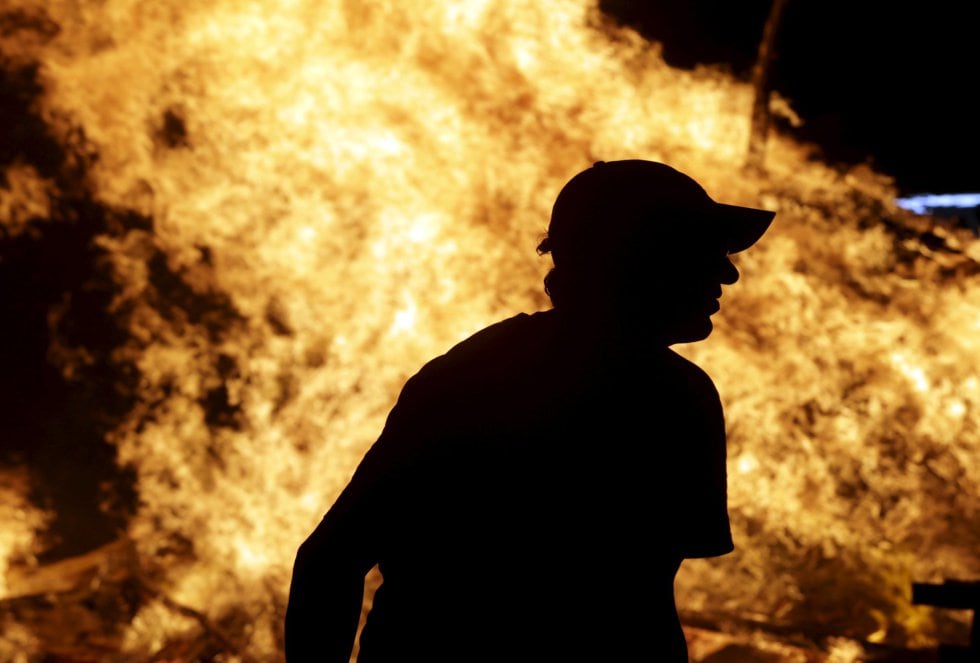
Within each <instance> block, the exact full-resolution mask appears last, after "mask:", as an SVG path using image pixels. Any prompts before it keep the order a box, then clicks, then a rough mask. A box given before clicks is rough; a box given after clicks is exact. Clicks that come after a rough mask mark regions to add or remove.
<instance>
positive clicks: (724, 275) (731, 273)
mask: <svg viewBox="0 0 980 663" xmlns="http://www.w3.org/2000/svg"><path fill="white" fill-rule="evenodd" d="M718 279H719V280H720V281H721V282H722V283H724V284H725V285H731V284H733V283H735V282H736V281H738V268H737V267H735V265H734V263H732V259H731V258H729V257H728V256H725V257H724V258H722V263H721V270H720V271H719V273H718Z"/></svg>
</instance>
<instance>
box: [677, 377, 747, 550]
mask: <svg viewBox="0 0 980 663" xmlns="http://www.w3.org/2000/svg"><path fill="white" fill-rule="evenodd" d="M696 378H697V379H695V380H693V381H692V389H691V392H690V401H689V404H688V406H687V407H685V408H683V409H684V410H685V417H686V418H687V421H688V426H687V428H688V430H689V431H690V439H689V440H687V441H686V443H685V444H684V458H683V461H682V463H681V464H680V465H681V470H682V472H683V474H684V475H686V476H685V477H684V479H685V480H684V484H685V490H684V492H685V495H684V496H683V499H682V500H681V501H680V502H681V507H680V513H679V514H678V515H679V522H678V527H679V530H680V536H679V538H678V543H679V546H680V551H679V552H680V555H681V556H682V557H686V558H700V557H717V556H720V555H725V554H727V553H730V552H731V551H732V550H734V549H735V545H734V543H733V541H732V532H731V524H730V521H729V517H728V476H727V449H726V444H727V441H726V435H725V418H724V411H723V409H722V404H721V399H720V398H719V396H718V391H717V390H716V389H715V386H714V384H713V383H712V381H711V379H710V378H709V377H708V376H707V375H706V374H704V373H703V372H700V370H699V374H698V375H697V376H696Z"/></svg>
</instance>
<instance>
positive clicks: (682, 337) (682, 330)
mask: <svg viewBox="0 0 980 663" xmlns="http://www.w3.org/2000/svg"><path fill="white" fill-rule="evenodd" d="M714 328H715V327H714V325H713V324H712V323H711V318H709V317H704V318H698V319H697V320H691V321H689V322H687V323H685V324H683V325H678V326H677V327H676V328H675V329H673V330H672V332H673V333H672V334H671V335H670V338H671V344H673V343H695V342H697V341H703V340H704V339H706V338H708V336H710V335H711V332H712V331H713V330H714Z"/></svg>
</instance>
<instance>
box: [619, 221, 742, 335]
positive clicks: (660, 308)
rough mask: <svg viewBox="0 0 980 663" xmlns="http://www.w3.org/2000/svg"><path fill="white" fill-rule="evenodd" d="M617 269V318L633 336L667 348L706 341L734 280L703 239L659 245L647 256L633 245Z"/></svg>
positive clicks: (719, 252)
mask: <svg viewBox="0 0 980 663" xmlns="http://www.w3.org/2000/svg"><path fill="white" fill-rule="evenodd" d="M647 246H649V245H647ZM621 264H622V265H623V267H624V269H623V271H622V272H621V276H620V278H619V279H618V280H619V283H618V284H617V287H616V290H617V295H616V309H617V311H618V314H619V315H620V316H622V318H623V321H624V322H625V323H626V325H627V327H628V328H631V329H633V330H634V331H635V333H636V334H638V335H640V336H648V337H651V340H655V341H660V342H665V343H666V344H668V345H670V344H674V343H690V342H694V341H700V340H703V339H705V338H707V337H708V335H709V334H711V331H712V329H713V325H712V323H711V316H712V315H713V314H715V313H717V312H718V311H719V309H720V302H719V299H720V298H721V296H722V286H724V285H731V284H733V283H735V282H736V281H737V280H738V276H739V274H738V270H737V269H736V268H735V265H734V264H733V263H732V261H731V258H730V257H729V255H728V252H727V251H726V250H725V248H724V247H723V246H722V245H721V244H720V243H711V244H707V245H706V244H704V243H703V240H701V241H699V242H698V243H695V242H693V241H691V242H677V243H671V245H670V246H669V247H665V246H664V245H663V244H660V246H659V247H658V248H657V249H655V250H652V251H651V250H647V249H644V245H643V244H642V243H638V244H636V245H635V246H634V247H631V249H630V250H629V251H628V252H627V255H626V256H624V258H623V262H622V263H621Z"/></svg>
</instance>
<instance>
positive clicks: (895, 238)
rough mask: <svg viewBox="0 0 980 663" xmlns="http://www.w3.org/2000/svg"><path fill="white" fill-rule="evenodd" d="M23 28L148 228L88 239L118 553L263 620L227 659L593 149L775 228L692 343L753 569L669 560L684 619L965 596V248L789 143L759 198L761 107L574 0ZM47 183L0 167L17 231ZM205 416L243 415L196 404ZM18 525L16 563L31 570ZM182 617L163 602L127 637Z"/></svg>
mask: <svg viewBox="0 0 980 663" xmlns="http://www.w3.org/2000/svg"><path fill="white" fill-rule="evenodd" d="M19 4H20V5H21V6H22V7H23V8H24V9H23V11H26V12H34V14H32V15H39V16H40V15H44V16H46V17H47V18H46V20H48V21H50V22H51V23H53V24H55V25H57V26H58V28H59V31H58V32H57V35H56V36H53V37H52V38H51V39H49V40H46V41H43V43H35V42H33V41H31V40H30V39H28V38H27V37H23V38H22V39H21V40H20V41H18V40H16V39H15V40H14V41H13V42H10V43H5V45H4V48H5V49H7V50H11V49H21V50H20V51H18V52H20V53H21V55H22V56H25V55H24V54H26V56H25V57H28V56H29V57H36V58H38V59H39V60H40V61H41V62H42V63H43V68H42V72H43V74H44V79H45V85H46V89H47V91H48V92H47V94H46V96H45V97H44V99H43V108H42V111H43V113H44V115H45V116H46V117H48V118H50V119H51V122H52V123H53V125H56V124H57V123H58V122H61V121H62V120H60V119H59V118H68V121H69V122H70V123H71V124H73V125H76V126H80V127H83V128H84V132H85V135H86V136H87V138H88V140H89V141H90V142H91V143H92V144H93V145H94V146H95V148H96V149H97V151H98V154H99V160H98V162H97V163H96V164H95V166H94V168H93V170H92V172H91V176H92V178H93V183H94V186H95V189H96V191H97V192H98V196H99V199H100V201H102V202H103V203H104V204H106V205H107V206H109V207H112V208H117V209H130V210H135V211H137V212H139V213H141V214H144V215H146V216H149V217H152V219H153V227H152V229H151V230H147V229H130V230H128V231H127V232H125V233H117V234H109V233H107V234H105V235H103V236H101V237H100V238H99V242H100V245H101V246H103V247H104V248H105V249H106V250H108V251H109V252H110V255H111V256H112V261H113V268H114V270H115V272H116V274H118V276H119V283H120V292H119V295H118V298H117V301H115V302H114V304H113V307H114V308H113V310H114V311H119V312H120V313H119V315H122V313H121V312H122V311H126V315H127V316H128V320H129V324H130V334H131V342H130V343H129V344H128V345H127V346H126V347H125V348H122V349H121V350H120V353H121V356H122V355H124V356H125V357H126V358H127V359H129V360H132V361H133V362H134V363H135V365H136V366H137V367H138V369H139V372H140V375H141V390H142V391H141V399H140V402H139V403H138V404H137V405H136V407H135V408H134V410H133V412H132V413H131V414H130V416H129V418H128V420H127V423H124V424H123V425H121V426H120V427H119V428H118V429H117V430H115V431H114V432H113V433H112V435H111V441H112V442H113V443H114V444H115V445H116V447H117V448H118V451H119V462H120V463H122V464H131V465H132V466H133V467H135V468H136V470H137V472H138V487H139V493H140V498H141V502H142V507H141V509H140V511H139V513H138V514H137V515H136V516H135V518H134V519H133V520H132V522H131V524H130V528H129V536H130V537H131V538H132V539H133V540H134V541H135V542H136V546H137V552H138V555H139V558H140V560H141V563H142V564H143V565H144V566H145V567H147V568H148V569H151V570H152V572H153V574H155V575H156V576H157V577H159V578H160V583H161V584H162V585H163V587H164V589H165V592H166V594H167V596H169V597H170V599H172V600H173V601H175V602H177V603H179V604H181V605H185V606H190V607H192V608H194V609H195V610H196V611H198V612H199V613H201V614H203V615H206V616H208V617H209V618H211V619H212V620H219V619H220V618H221V617H222V616H223V615H227V614H229V613H232V612H234V611H244V612H245V613H246V614H248V615H249V616H250V624H251V625H250V627H249V628H248V629H244V630H242V631H241V633H240V634H239V635H238V636H237V637H238V638H239V640H238V641H236V642H235V643H234V644H235V646H236V647H239V648H240V651H243V652H248V653H249V655H251V656H255V657H257V658H259V659H267V658H276V657H279V656H280V655H281V653H280V642H281V640H280V638H281V633H280V629H281V609H282V606H283V604H284V601H285V592H286V588H287V585H288V575H289V570H290V564H291V562H292V556H293V554H294V552H295V549H296V546H297V545H298V544H299V542H300V541H301V540H302V539H303V538H304V537H305V535H306V534H307V533H308V532H309V531H310V530H311V528H312V527H313V526H314V524H315V523H316V522H317V520H318V519H319V517H320V516H321V514H322V512H323V511H324V510H325V509H326V508H327V507H328V506H329V504H330V503H331V500H332V499H333V498H334V497H335V496H336V494H337V493H338V492H339V490H340V489H341V488H342V486H343V484H344V483H345V481H346V479H347V477H348V476H349V474H350V472H351V471H352V470H353V468H354V466H355V465H356V463H357V461H358V460H359V458H360V456H361V454H362V453H363V452H364V451H365V449H366V448H367V446H368V445H369V444H370V443H371V442H372V441H373V439H374V437H375V436H376V435H377V433H378V432H379V430H380V428H381V425H382V423H383V419H384V416H385V414H386V413H387V410H388V408H389V407H390V406H391V404H392V403H393V399H394V397H395V395H396V393H397V390H398V388H399V387H400V386H401V384H402V382H403V381H404V380H405V379H406V378H407V377H408V375H410V374H411V373H412V372H413V371H414V370H415V369H416V368H417V367H418V366H419V365H420V364H421V363H422V362H423V361H424V360H426V359H428V358H430V357H431V356H433V355H434V354H437V353H439V352H442V351H444V350H445V349H447V348H448V347H449V346H450V345H451V344H452V343H454V342H455V341H457V340H459V339H461V338H462V337H464V336H465V335H467V334H468V333H470V332H472V331H474V330H476V329H478V328H479V327H481V326H483V325H485V324H487V323H489V322H491V321H494V320H496V319H499V318H501V317H504V316H507V315H510V314H512V313H514V312H517V311H519V310H534V309H539V308H543V307H545V306H546V303H547V302H546V299H545V297H544V295H543V292H542V291H541V285H540V284H541V277H542V276H543V274H544V273H545V271H546V270H547V268H548V265H547V264H545V261H544V259H541V258H539V257H537V256H536V255H535V253H534V247H535V246H536V244H537V241H538V240H539V239H540V236H541V234H542V233H543V231H544V229H545V226H546V222H547V216H548V211H549V209H550V205H551V202H552V201H553V200H554V196H555V195H556V193H557V190H558V188H559V187H560V185H561V184H562V183H563V182H564V181H565V180H566V179H567V178H568V177H569V176H570V175H571V174H573V173H574V172H576V171H578V170H579V169H581V168H582V167H584V166H586V165H588V164H589V163H591V162H592V161H594V160H597V159H615V158H627V157H643V158H652V159H658V160H663V161H667V162H669V163H671V164H673V165H676V166H677V167H679V168H681V169H682V170H685V171H687V172H690V173H691V174H693V175H694V176H695V177H697V178H698V179H699V180H700V181H702V182H704V183H705V185H706V188H707V189H708V190H709V191H710V192H712V194H713V195H715V196H716V197H718V198H719V199H722V200H726V201H731V202H744V203H748V204H762V205H764V206H767V207H770V208H772V209H777V208H778V210H779V216H778V217H777V221H776V223H775V225H774V227H773V229H772V231H771V232H770V234H769V235H767V236H766V238H765V239H764V241H763V242H762V243H760V244H759V246H758V247H756V248H754V249H753V250H752V251H750V252H748V253H746V254H745V255H744V257H740V261H739V268H740V269H741V271H742V273H743V277H742V281H741V282H740V283H739V284H737V285H736V286H734V287H733V288H730V290H729V291H728V292H726V296H725V299H724V301H723V310H722V313H721V314H720V315H719V316H718V321H719V322H718V325H717V331H716V333H715V335H714V336H713V337H712V338H711V339H710V340H709V341H707V342H705V343H703V344H698V345H694V346H690V347H685V348H682V351H683V352H684V353H685V354H686V355H688V356H690V357H692V358H693V359H694V360H695V361H697V362H698V363H699V364H701V365H703V366H704V367H705V368H706V369H707V370H708V372H709V373H710V374H711V375H712V376H713V377H714V378H715V380H716V382H717V384H718V387H719V390H720V392H721V394H722V396H723V399H724V401H725V405H726V413H727V419H728V425H729V431H730V466H729V467H730V503H731V508H732V513H733V524H734V527H735V536H736V544H737V546H738V550H737V551H736V553H734V554H733V555H731V556H729V557H727V558H723V559H719V560H707V561H698V562H691V563H687V564H686V565H685V567H684V569H683V570H682V576H681V577H680V579H679V581H678V590H679V596H680V602H681V605H682V608H684V609H685V610H689V611H708V610H710V609H717V610H724V611H728V612H729V613H734V614H742V615H747V616H751V615H765V616H768V618H771V619H775V620H777V621H779V620H781V621H785V622H787V623H794V620H795V623H802V622H807V621H808V620H809V621H811V622H820V623H822V624H824V625H825V626H826V625H827V624H828V623H829V624H830V628H838V630H839V632H840V633H842V634H845V635H848V636H852V637H857V638H867V639H871V640H882V641H884V640H893V641H896V642H905V643H911V644H928V643H930V642H932V641H933V639H934V634H935V630H934V626H933V624H932V623H931V622H930V620H929V617H928V614H927V613H925V612H923V611H922V610H921V609H919V608H914V607H912V606H911V605H910V604H909V597H908V595H907V594H908V586H909V583H910V581H911V580H912V579H927V578H934V577H942V576H957V577H976V576H978V575H980V559H978V558H977V557H976V555H975V551H976V550H978V549H980V545H978V544H980V527H977V523H978V521H977V518H978V507H980V504H978V501H977V499H976V495H978V494H980V491H978V488H980V461H978V460H977V459H978V458H980V431H978V427H977V423H976V422H977V416H976V415H977V412H978V411H980V383H978V380H977V375H980V348H978V342H977V340H976V339H977V338H980V335H978V332H980V283H978V277H977V273H978V270H977V269H976V268H975V267H976V263H977V261H978V260H980V245H978V243H977V242H976V241H973V240H971V239H970V238H968V237H964V236H963V235H960V234H957V233H954V232H952V231H943V230H942V228H936V229H933V232H934V233H937V234H936V236H937V237H939V239H940V240H941V244H942V247H944V248H941V249H936V248H929V247H928V246H926V245H924V244H922V243H921V242H920V241H919V239H918V236H917V234H916V233H911V234H909V233H908V232H906V233H905V234H902V233H899V232H898V231H896V228H899V227H901V228H911V227H913V226H912V225H909V224H912V223H913V221H912V220H910V218H911V217H910V216H909V215H908V214H907V213H905V212H902V211H901V210H899V209H898V208H896V207H895V206H894V205H893V204H892V203H891V198H892V196H893V194H894V191H893V190H892V189H891V186H890V183H889V182H888V180H887V178H883V177H881V176H878V175H875V174H873V173H871V174H865V175H863V176H862V175H861V174H860V173H853V174H852V175H851V176H848V177H847V178H845V177H842V176H841V174H840V173H839V172H837V171H836V170H834V169H832V168H830V167H828V166H825V165H822V164H820V163H818V162H816V161H814V160H813V159H811V158H809V153H808V152H809V149H810V148H808V147H806V146H801V145H797V144H795V143H794V142H793V141H792V140H790V139H789V138H786V137H782V136H778V135H777V136H773V138H772V143H771V144H770V155H769V171H770V176H769V178H768V179H760V178H753V177H747V176H744V175H742V174H741V173H740V172H739V170H738V164H739V163H740V159H741V157H742V152H743V149H744V146H745V143H746V140H747V135H748V121H749V111H750V106H751V91H750V90H749V88H748V86H747V84H745V83H743V82H739V81H735V80H733V79H731V78H730V77H728V76H727V75H725V74H724V73H721V72H718V71H714V70H710V69H704V70H696V71H693V72H682V71H677V70H673V69H671V68H669V67H667V66H666V65H665V64H664V63H663V61H662V60H661V59H660V57H659V52H658V49H657V48H656V47H655V46H654V45H651V44H648V43H645V42H644V41H643V40H642V39H640V38H639V37H638V35H636V34H635V33H633V32H631V31H629V30H627V29H623V28H618V27H614V26H612V25H610V24H608V23H607V22H605V21H603V20H602V19H601V17H600V16H599V14H598V12H597V11H595V10H594V9H592V8H589V7H587V6H584V5H583V3H581V2H579V1H577V0H555V1H553V2H548V3H538V2H528V1H526V0H524V1H522V0H508V1H505V2H493V3H491V2H466V3H450V2H447V3H442V4H440V3H418V2H414V1H409V0H388V1H385V2H372V3H357V2H335V3H322V2H313V1H311V0H290V1H289V2H282V1H277V2H273V1H272V0H252V1H250V2H238V1H233V0H225V1H222V2H211V3H206V4H202V5H197V4H195V5H189V4H187V3H182V2H176V1H174V0H166V1H163V0H161V1H159V2H154V3H138V2H132V1H128V0H109V1H108V2H99V3H81V4H79V3H75V2H65V1H60V0H59V1H55V2H44V3H34V2H29V1H24V0H20V2H19ZM11 44H12V45H11ZM49 186H50V183H49V182H46V181H45V180H43V178H41V176H40V175H38V174H37V173H34V172H32V171H31V170H30V168H27V167H25V168H20V169H19V170H17V171H15V172H14V173H13V175H11V174H10V173H8V180H7V188H6V189H4V190H0V193H2V197H0V211H3V219H4V223H5V224H7V226H6V227H7V229H8V230H9V231H10V232H24V231H25V230H24V228H25V227H26V226H27V225H28V224H29V220H28V219H30V218H31V216H32V215H38V214H41V215H43V213H44V212H45V210H46V207H45V205H46V203H45V200H46V197H45V196H46V195H47V194H46V193H45V192H46V191H47V188H46V187H49ZM10 201H15V202H10ZM15 203H16V204H15ZM17 210H20V211H17ZM886 221H887V223H886ZM889 224H891V225H889ZM903 224H904V225H903ZM154 252H156V253H160V254H162V255H163V256H165V260H166V267H167V268H168V269H169V270H170V271H172V272H173V273H176V274H178V275H180V278H181V279H182V280H183V282H185V283H186V284H187V285H188V287H189V288H190V290H191V292H193V293H195V294H196V295H199V296H201V297H211V300H210V301H218V300H220V301H221V302H224V305H225V307H226V310H227V312H228V313H227V315H226V317H225V319H224V321H223V322H222V325H223V326H222V327H221V329H220V330H219V331H218V332H215V330H214V329H213V328H212V329H209V328H208V325H207V324H205V323H203V322H201V321H200V320H195V319H192V318H191V317H188V316H187V315H186V312H183V311H181V310H180V309H179V308H164V307H161V306H159V300H160V292H159V284H158V283H156V282H155V281H154V277H153V268H152V265H151V264H149V263H148V256H151V255H153V254H154ZM215 393H217V394H220V396H221V399H222V403H223V405H224V407H225V408H226V410H227V411H228V412H229V413H230V414H229V415H228V417H229V418H228V419H227V420H224V421H214V420H209V415H208V412H207V411H206V409H205V408H203V407H202V402H204V401H205V400H206V399H207V397H208V394H215ZM30 513H33V512H32V511H30V510H29V509H28V508H27V506H26V505H24V506H22V507H19V508H18V509H17V510H15V511H14V512H11V513H8V512H7V511H0V518H2V521H3V523H4V528H3V530H5V531H9V530H8V529H7V528H8V524H9V523H11V522H15V521H17V520H18V519H20V521H19V522H21V523H26V524H27V525H29V526H30V528H32V529H38V528H40V526H41V521H39V520H37V519H36V518H35V517H34V516H28V515H24V514H30ZM16 531H17V532H18V533H16V534H13V535H12V538H10V539H9V541H8V539H3V540H2V541H0V571H3V569H4V568H5V563H6V559H7V558H8V557H10V556H11V555H13V554H14V551H16V550H20V549H23V548H24V547H25V546H26V547H29V546H30V543H29V541H27V540H25V538H24V534H23V532H24V531H25V530H24V528H21V529H20V530H16ZM178 538H180V539H189V540H190V541H191V542H192V552H193V558H192V560H190V559H188V558H187V557H186V556H185V557H177V556H175V555H173V554H172V553H171V552H169V551H171V550H172V549H173V542H174V541H175V540H176V539H178ZM828 585H829V586H831V587H833V591H827V590H826V587H827V586H828ZM842 587H845V588H846V592H849V593H845V594H844V595H841V594H839V592H840V590H841V588H842ZM3 588H4V584H3V582H2V577H0V591H2V590H3ZM834 592H838V593H837V594H835V593H834ZM841 606H844V607H841ZM833 614H842V615H844V619H845V621H843V622H834V621H833V618H831V617H828V616H827V615H833ZM198 626H199V624H197V623H196V622H195V621H194V620H193V619H190V618H188V616H187V615H186V614H179V613H177V612H175V611H173V610H171V609H169V608H168V607H167V605H165V604H164V603H163V602H161V601H160V600H150V601H147V602H146V603H145V604H144V605H143V607H142V608H141V610H140V612H139V613H138V614H137V615H136V616H135V618H134V619H133V620H132V622H131V623H130V624H129V625H128V626H127V628H126V635H125V639H124V643H123V648H124V650H125V653H126V654H129V655H133V656H141V655H142V656H149V655H150V654H151V653H152V652H154V651H159V650H160V648H161V647H162V646H163V645H164V644H165V643H166V642H167V641H168V640H169V639H171V638H174V637H177V636H178V635H179V634H180V633H182V632H185V631H188V630H193V629H195V628H198ZM0 641H2V638H0ZM835 647H836V649H835V651H838V653H839V658H838V659H836V660H845V659H846V660H853V659H850V658H847V656H850V654H846V655H845V654H844V653H840V652H847V651H852V649H853V645H848V644H846V643H845V642H844V641H841V643H839V644H838V645H835ZM0 651H3V650H2V649H0ZM855 656H856V654H855ZM841 657H843V658H841Z"/></svg>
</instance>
